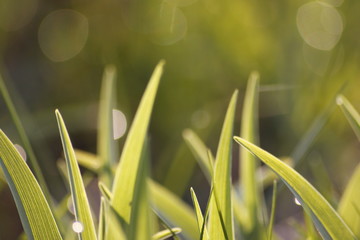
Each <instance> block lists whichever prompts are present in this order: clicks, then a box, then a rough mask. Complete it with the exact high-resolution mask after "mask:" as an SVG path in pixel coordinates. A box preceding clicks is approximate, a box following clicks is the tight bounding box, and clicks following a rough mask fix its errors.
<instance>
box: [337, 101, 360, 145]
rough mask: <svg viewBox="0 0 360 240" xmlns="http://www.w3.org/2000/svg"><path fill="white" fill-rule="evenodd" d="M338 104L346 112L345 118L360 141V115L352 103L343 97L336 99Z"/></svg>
mask: <svg viewBox="0 0 360 240" xmlns="http://www.w3.org/2000/svg"><path fill="white" fill-rule="evenodd" d="M336 103H337V104H338V105H339V106H340V108H341V110H342V111H343V112H344V115H345V117H346V118H347V120H348V121H349V123H350V125H351V127H352V128H353V130H354V132H355V134H356V136H357V137H358V139H359V140H360V115H359V113H358V112H357V111H356V110H355V108H354V107H353V106H352V105H351V103H350V102H349V101H348V100H347V99H346V98H345V97H344V96H342V95H339V96H338V97H337V98H336Z"/></svg>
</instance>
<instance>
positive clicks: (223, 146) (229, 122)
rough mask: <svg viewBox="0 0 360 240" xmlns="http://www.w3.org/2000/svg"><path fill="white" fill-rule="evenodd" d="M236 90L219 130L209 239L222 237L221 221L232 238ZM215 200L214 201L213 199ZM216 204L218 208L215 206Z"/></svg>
mask: <svg viewBox="0 0 360 240" xmlns="http://www.w3.org/2000/svg"><path fill="white" fill-rule="evenodd" d="M237 95H238V91H237V90H236V91H235V92H234V94H233V95H232V97H231V101H230V103H229V106H228V110H227V112H226V116H225V120H224V124H223V128H222V131H221V136H220V142H219V145H218V149H217V153H216V160H215V166H214V177H213V183H212V185H213V187H214V190H215V191H214V194H215V197H214V198H213V199H215V200H217V201H218V204H214V201H213V203H211V206H210V207H211V208H210V213H209V214H210V215H209V217H210V219H209V227H208V229H209V237H210V239H222V238H223V233H222V231H223V230H222V221H221V218H219V213H220V216H222V217H223V221H224V225H225V228H226V231H225V232H226V235H227V236H228V238H229V239H231V240H232V239H233V216H232V203H231V198H232V197H231V149H232V141H231V140H232V136H233V123H234V117H235V110H236V100H237ZM215 202H216V201H215ZM216 205H218V208H217V206H216Z"/></svg>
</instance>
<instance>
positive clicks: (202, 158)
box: [183, 129, 212, 182]
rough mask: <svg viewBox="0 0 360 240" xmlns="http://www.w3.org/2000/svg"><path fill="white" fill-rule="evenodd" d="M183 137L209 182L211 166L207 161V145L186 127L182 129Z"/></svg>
mask: <svg viewBox="0 0 360 240" xmlns="http://www.w3.org/2000/svg"><path fill="white" fill-rule="evenodd" d="M183 138H184V140H185V142H186V144H187V145H188V147H189V148H190V150H191V152H192V153H193V155H194V156H195V158H196V160H197V162H198V163H199V166H200V168H201V170H202V171H203V173H204V174H205V177H206V178H207V180H208V181H209V182H211V179H212V167H211V165H210V162H209V158H208V153H207V151H208V149H207V147H206V146H205V144H204V143H203V141H202V140H201V139H200V138H199V136H198V135H197V134H196V133H195V132H193V131H192V130H190V129H186V130H184V131H183Z"/></svg>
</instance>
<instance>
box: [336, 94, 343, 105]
mask: <svg viewBox="0 0 360 240" xmlns="http://www.w3.org/2000/svg"><path fill="white" fill-rule="evenodd" d="M343 103H344V101H343V99H342V97H340V96H338V97H337V98H336V104H337V105H343Z"/></svg>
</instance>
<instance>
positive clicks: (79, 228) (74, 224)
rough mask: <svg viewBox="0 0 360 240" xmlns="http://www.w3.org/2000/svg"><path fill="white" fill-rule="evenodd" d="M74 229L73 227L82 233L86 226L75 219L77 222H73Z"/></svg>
mask: <svg viewBox="0 0 360 240" xmlns="http://www.w3.org/2000/svg"><path fill="white" fill-rule="evenodd" d="M72 229H73V231H74V232H76V233H81V232H82V231H84V226H83V225H82V223H81V222H79V221H75V222H73V224H72Z"/></svg>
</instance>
